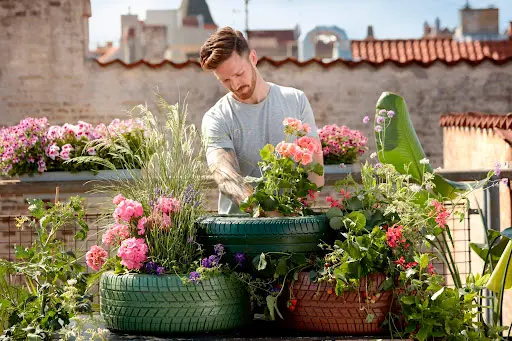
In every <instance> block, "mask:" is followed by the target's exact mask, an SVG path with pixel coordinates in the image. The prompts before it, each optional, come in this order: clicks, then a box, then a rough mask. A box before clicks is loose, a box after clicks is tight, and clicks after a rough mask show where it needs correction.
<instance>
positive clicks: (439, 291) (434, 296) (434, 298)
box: [431, 287, 445, 301]
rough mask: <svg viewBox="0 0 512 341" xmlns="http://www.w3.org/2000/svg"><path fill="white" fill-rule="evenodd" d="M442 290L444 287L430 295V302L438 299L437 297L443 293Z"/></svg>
mask: <svg viewBox="0 0 512 341" xmlns="http://www.w3.org/2000/svg"><path fill="white" fill-rule="evenodd" d="M444 288H445V287H442V288H441V289H439V290H438V291H436V292H435V293H434V294H433V295H432V297H431V300H432V301H435V300H436V299H437V298H438V297H439V295H441V294H442V293H443V291H444Z"/></svg>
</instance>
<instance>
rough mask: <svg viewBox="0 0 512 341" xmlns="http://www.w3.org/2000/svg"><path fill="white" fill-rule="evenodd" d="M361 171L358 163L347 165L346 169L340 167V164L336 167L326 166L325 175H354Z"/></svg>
mask: <svg viewBox="0 0 512 341" xmlns="http://www.w3.org/2000/svg"><path fill="white" fill-rule="evenodd" d="M360 170H361V166H360V165H359V164H357V163H354V164H349V165H345V166H344V167H340V165H339V164H336V165H324V174H348V173H354V172H357V171H360Z"/></svg>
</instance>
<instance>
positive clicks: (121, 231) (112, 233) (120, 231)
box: [101, 224, 130, 246]
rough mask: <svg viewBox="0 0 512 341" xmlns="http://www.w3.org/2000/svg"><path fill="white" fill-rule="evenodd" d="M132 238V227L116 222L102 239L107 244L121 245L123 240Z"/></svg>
mask: <svg viewBox="0 0 512 341" xmlns="http://www.w3.org/2000/svg"><path fill="white" fill-rule="evenodd" d="M128 238H130V229H129V228H128V226H126V225H123V224H115V225H114V226H112V227H111V228H109V229H108V230H107V231H106V232H105V234H103V237H102V239H101V241H102V242H103V244H105V245H106V246H113V245H119V244H120V243H121V242H122V241H123V240H125V239H128Z"/></svg>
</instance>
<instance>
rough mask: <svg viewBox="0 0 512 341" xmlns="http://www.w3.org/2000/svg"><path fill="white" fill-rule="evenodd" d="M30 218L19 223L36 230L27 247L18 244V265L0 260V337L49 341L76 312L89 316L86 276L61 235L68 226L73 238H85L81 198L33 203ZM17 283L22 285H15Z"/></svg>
mask: <svg viewBox="0 0 512 341" xmlns="http://www.w3.org/2000/svg"><path fill="white" fill-rule="evenodd" d="M29 204H30V206H29V211H30V213H31V215H32V217H31V218H29V217H23V218H19V219H18V224H17V226H18V228H25V227H26V226H27V225H28V227H29V228H31V229H33V230H34V232H35V239H34V241H33V243H32V245H31V246H30V247H28V248H23V247H21V246H15V255H16V261H14V262H9V261H6V260H0V288H2V290H0V304H1V313H0V323H1V324H2V327H3V328H2V329H3V336H2V337H1V338H0V339H6V340H25V339H27V338H28V337H40V338H41V339H44V340H46V339H49V338H50V336H51V333H52V332H55V331H58V330H60V329H61V328H63V327H64V326H66V325H68V324H69V321H70V318H72V317H73V316H74V315H75V314H77V313H79V312H80V313H84V312H89V311H90V309H91V301H90V297H89V296H88V295H86V294H85V289H86V280H87V274H86V273H85V268H84V266H83V265H81V264H80V263H79V262H78V259H77V257H76V256H75V254H74V253H73V252H70V251H66V249H65V244H64V242H63V241H61V240H59V239H57V238H56V234H57V232H58V231H59V230H60V229H62V228H64V227H68V226H72V227H74V228H77V229H78V232H77V234H76V235H75V239H78V240H83V239H84V238H85V237H86V234H87V230H88V227H87V223H86V222H85V220H84V215H85V212H84V209H83V206H82V199H81V198H79V197H72V198H70V200H69V201H68V202H66V203H62V202H58V203H56V204H51V203H50V204H45V203H43V201H41V200H29ZM17 280H21V281H22V283H23V284H22V285H16V284H14V283H16V281H17Z"/></svg>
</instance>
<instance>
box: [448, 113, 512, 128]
mask: <svg viewBox="0 0 512 341" xmlns="http://www.w3.org/2000/svg"><path fill="white" fill-rule="evenodd" d="M440 125H441V127H468V128H480V129H491V128H495V129H505V130H506V129H512V113H508V114H484V113H481V112H467V113H449V114H444V115H441V119H440Z"/></svg>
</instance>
